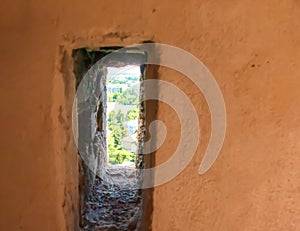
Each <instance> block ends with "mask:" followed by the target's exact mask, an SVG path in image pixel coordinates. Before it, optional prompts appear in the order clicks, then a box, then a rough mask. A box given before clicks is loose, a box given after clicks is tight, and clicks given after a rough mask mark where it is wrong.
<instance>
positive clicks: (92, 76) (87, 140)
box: [72, 47, 147, 230]
mask: <svg viewBox="0 0 300 231" xmlns="http://www.w3.org/2000/svg"><path fill="white" fill-rule="evenodd" d="M119 48H120V47H103V48H97V49H88V48H81V49H76V50H73V53H72V56H73V60H74V74H75V77H76V88H77V89H78V88H80V91H79V92H78V94H77V121H78V150H79V152H80V156H81V158H82V160H83V161H82V163H83V164H82V169H83V178H84V179H83V183H82V185H80V189H81V190H80V194H81V198H82V199H81V213H82V214H81V215H82V216H81V217H82V220H81V226H82V227H83V228H84V229H85V230H93V227H94V228H95V227H96V228H97V227H98V228H109V227H114V226H115V227H116V228H117V229H116V230H135V229H138V225H139V220H140V218H141V210H142V208H141V204H142V202H141V193H140V191H139V190H128V188H127V189H126V190H123V189H121V188H120V187H119V186H118V184H116V182H117V181H119V180H120V179H121V178H122V177H123V180H126V181H127V182H126V183H127V184H129V186H130V184H138V183H139V182H141V181H142V176H141V175H140V174H139V172H138V171H136V170H134V171H132V170H128V169H127V170H126V169H119V168H113V167H111V166H109V165H108V159H107V158H108V156H107V147H106V138H107V137H106V135H107V134H106V108H107V106H106V103H107V92H106V75H107V68H108V67H124V66H127V65H139V66H140V69H141V77H140V80H143V79H144V78H145V75H144V73H145V67H146V66H145V65H144V63H145V62H146V59H147V55H146V54H145V53H144V52H141V51H139V50H132V49H128V50H127V49H125V50H124V49H122V50H121V52H120V51H116V50H117V49H119ZM108 54H110V55H109V59H106V58H104V59H102V58H103V57H105V56H106V55H108ZM99 60H100V61H99ZM98 61H99V62H98ZM84 76H85V79H84V80H83V77H84ZM82 80H83V81H82ZM140 82H141V86H140V97H143V91H144V90H143V85H142V81H140ZM145 131H146V130H145V104H144V102H142V103H141V105H140V117H139V129H138V150H139V151H138V153H141V152H140V150H142V149H143V141H144V137H145ZM87 166H89V167H87ZM143 166H144V161H143V156H142V155H140V154H138V155H137V158H136V167H137V169H140V168H143ZM128 171H129V172H128ZM130 171H131V172H130ZM120 175H122V177H121V178H120V177H116V176H120ZM99 176H100V177H99ZM124 177H125V178H124ZM123 183H124V182H123ZM127 187H128V185H127ZM97 192H98V193H97ZM104 195H109V196H108V198H105V196H104ZM126 196H127V197H130V198H131V202H132V203H133V204H135V205H134V206H133V207H129V208H128V213H126V212H125V213H124V211H123V212H122V211H116V210H111V209H109V208H107V206H106V208H105V206H102V207H101V203H104V201H105V200H106V199H109V200H110V201H111V204H112V207H113V206H114V203H115V202H116V200H122V199H121V198H125V200H124V201H123V203H127V204H128V205H130V203H129V201H126ZM99 198H101V201H99ZM94 202H95V203H96V204H97V203H98V204H99V206H100V207H101V208H99V211H102V213H103V211H105V212H107V213H112V212H115V213H118V212H122V213H123V215H120V217H119V218H118V219H119V220H118V221H116V220H113V217H115V216H116V214H115V215H112V214H110V215H111V218H108V217H109V216H110V215H108V214H99V213H97V208H96V209H95V211H93V209H92V208H91V207H92V205H94V207H95V206H96V205H95V204H93V203H94ZM120 203H122V201H120ZM96 207H97V206H96ZM108 207H109V206H108ZM110 207H111V206H110ZM119 210H120V209H119ZM121 210H122V209H121ZM103 218H105V219H106V220H105V219H104V220H103ZM104 226H105V227H104ZM130 227H131V228H130Z"/></svg>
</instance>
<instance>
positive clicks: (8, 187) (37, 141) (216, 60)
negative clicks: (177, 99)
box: [0, 0, 300, 231]
mask: <svg viewBox="0 0 300 231" xmlns="http://www.w3.org/2000/svg"><path fill="white" fill-rule="evenodd" d="M1 5H2V6H1V9H0V30H1V36H0V44H1V45H0V48H1V62H0V63H1V64H0V65H1V69H0V70H1V76H2V82H1V85H0V96H1V99H2V103H1V114H0V120H1V124H2V125H1V128H2V132H1V142H0V143H1V146H0V147H1V155H0V167H1V168H0V169H1V170H0V171H1V174H0V183H1V190H0V192H1V193H0V198H1V199H0V202H1V208H0V230H7V231H14V230H28V231H34V230H37V231H40V230H49V231H53V230H68V229H67V227H69V230H74V227H72V224H74V223H75V222H77V217H76V207H77V205H76V203H77V195H76V192H75V190H76V184H77V183H76V182H77V180H76V179H77V173H76V172H77V160H76V157H74V156H72V153H74V151H75V149H74V144H73V141H72V137H71V136H70V106H71V105H70V104H71V101H72V97H71V96H72V94H74V92H73V88H72V87H73V84H74V83H73V80H72V74H71V72H70V70H71V69H70V66H69V68H66V66H68V65H69V64H70V60H69V59H68V57H69V56H70V51H71V49H72V48H78V47H81V46H87V45H89V46H100V45H129V44H132V43H137V42H140V41H142V40H149V39H151V40H154V41H156V42H161V43H166V44H170V45H175V46H178V47H180V48H183V49H185V50H187V51H189V52H191V53H192V54H194V55H195V56H196V57H198V58H199V59H201V60H202V61H203V62H204V63H205V64H206V65H207V67H208V68H209V69H210V70H211V72H212V73H213V75H214V76H215V78H216V80H217V82H218V83H219V85H220V87H221V90H222V92H223V95H224V99H225V102H226V107H227V113H228V126H227V136H226V140H225V143H224V147H223V149H222V152H221V155H220V156H219V158H218V160H217V162H216V163H215V164H214V166H213V168H212V169H211V170H210V171H209V172H208V173H207V174H205V175H203V176H199V175H198V173H197V170H198V167H199V164H200V162H201V159H202V156H203V153H204V150H205V147H206V145H207V142H208V137H209V132H210V126H209V123H208V122H209V112H208V110H207V106H206V104H205V101H204V99H203V97H202V95H201V93H199V92H198V91H197V90H196V88H195V86H193V85H192V84H191V83H190V81H188V80H186V79H185V78H184V77H182V76H180V75H178V74H176V73H173V72H172V71H170V70H166V69H164V68H161V69H160V72H159V73H160V76H159V77H160V78H161V79H164V80H168V81H171V82H173V83H176V84H180V85H179V86H180V87H181V89H182V90H183V91H185V92H186V93H187V94H188V95H189V96H190V97H191V100H192V102H193V103H194V104H195V105H196V106H197V107H198V109H197V110H198V113H199V115H200V123H201V128H202V138H201V140H200V145H199V148H198V151H197V153H196V155H195V157H194V159H193V161H192V162H191V164H190V165H189V166H188V167H187V168H186V169H185V171H183V172H182V173H181V174H180V175H179V176H178V177H177V178H175V179H174V180H172V181H171V182H169V183H168V184H165V185H163V186H160V187H157V188H155V190H154V205H153V209H154V213H153V222H152V225H153V230H155V231H165V230H166V231H168V230H174V231H175V230H178V231H182V230H189V231H193V230H197V231H198V230H216V231H218V230H230V231H231V230H232V231H234V230H251V231H253V230H299V229H300V220H299V217H300V210H299V207H300V183H299V182H300V181H299V178H300V169H299V166H300V165H299V164H300V155H299V154H300V153H299V152H300V145H299V142H297V141H298V137H299V136H300V129H299V124H300V123H299V122H300V121H299V120H300V119H299V118H300V117H299V116H300V109H299V108H298V102H299V98H300V93H299V90H298V86H299V84H300V78H299V76H298V75H299V74H298V73H299V72H298V66H299V64H300V63H299V62H300V46H299V45H300V30H299V29H300V4H299V2H298V1H295V0H274V1H269V0H262V1H258V0H255V1H253V0H252V1H251V0H245V1H235V0H230V1H221V0H218V1H207V0H203V1H196V0H188V1H176V2H175V1H161V0H160V1H158V0H149V1H139V0H134V1H123V0H122V1H121V0H115V1H113V2H112V1H100V0H91V1H79V0H74V1H66V0H63V1H49V0H46V1H42V2H38V1H15V2H14V3H11V2H9V1H6V0H5V1H4V2H3V3H2V4H1ZM65 52H66V53H65ZM64 54H65V55H66V56H64ZM64 57H66V58H65V59H64ZM61 63H62V64H66V65H61ZM253 64H255V67H252V65H253ZM175 77H177V78H175ZM170 111H171V109H170V108H169V107H167V106H166V105H164V104H159V111H158V118H159V119H162V120H163V121H164V122H165V123H166V124H167V125H168V124H169V125H170V124H172V126H173V127H172V128H170V130H171V131H172V133H171V135H170V136H168V137H167V140H166V141H167V142H166V143H165V144H164V146H163V147H162V148H161V150H160V151H158V153H157V162H158V163H160V162H162V161H163V160H165V159H166V158H167V156H168V155H169V153H170V152H171V151H172V150H174V143H175V144H176V142H177V141H178V126H177V125H178V124H176V123H172V122H173V120H174V117H173V116H170V115H169V113H171V112H170Z"/></svg>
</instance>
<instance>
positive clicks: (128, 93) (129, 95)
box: [117, 89, 139, 105]
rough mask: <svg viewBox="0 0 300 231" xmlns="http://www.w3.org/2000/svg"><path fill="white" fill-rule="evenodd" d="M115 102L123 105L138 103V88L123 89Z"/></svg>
mask: <svg viewBox="0 0 300 231" xmlns="http://www.w3.org/2000/svg"><path fill="white" fill-rule="evenodd" d="M117 102H118V103H120V104H123V105H138V104H139V93H138V89H127V90H125V91H124V92H122V93H121V95H120V96H119V97H118V99H117Z"/></svg>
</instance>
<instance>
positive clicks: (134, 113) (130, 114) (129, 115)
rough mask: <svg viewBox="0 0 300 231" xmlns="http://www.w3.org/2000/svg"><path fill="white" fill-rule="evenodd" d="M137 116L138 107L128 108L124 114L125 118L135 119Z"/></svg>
mask: <svg viewBox="0 0 300 231" xmlns="http://www.w3.org/2000/svg"><path fill="white" fill-rule="evenodd" d="M138 118H139V109H138V108H137V107H135V108H133V109H131V110H129V111H128V112H127V114H126V120H127V121H129V120H136V119H138Z"/></svg>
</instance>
